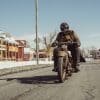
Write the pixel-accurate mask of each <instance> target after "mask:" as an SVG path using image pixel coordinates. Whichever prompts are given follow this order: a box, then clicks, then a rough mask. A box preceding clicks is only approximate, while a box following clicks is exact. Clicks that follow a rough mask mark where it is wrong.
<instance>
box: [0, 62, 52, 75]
mask: <svg viewBox="0 0 100 100" xmlns="http://www.w3.org/2000/svg"><path fill="white" fill-rule="evenodd" d="M52 66H53V64H39V65H27V66H19V67H12V68H4V69H0V76H3V75H7V74H13V73H18V72H23V71H30V70H38V69H40V68H47V67H52Z"/></svg>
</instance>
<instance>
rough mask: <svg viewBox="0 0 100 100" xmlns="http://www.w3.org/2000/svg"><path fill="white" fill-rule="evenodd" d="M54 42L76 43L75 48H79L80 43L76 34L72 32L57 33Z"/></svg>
mask: <svg viewBox="0 0 100 100" xmlns="http://www.w3.org/2000/svg"><path fill="white" fill-rule="evenodd" d="M56 41H58V42H67V41H72V42H77V46H78V47H80V45H81V42H80V39H79V37H78V36H77V34H76V33H75V32H74V31H73V30H67V31H66V32H59V33H58V35H57V37H56Z"/></svg>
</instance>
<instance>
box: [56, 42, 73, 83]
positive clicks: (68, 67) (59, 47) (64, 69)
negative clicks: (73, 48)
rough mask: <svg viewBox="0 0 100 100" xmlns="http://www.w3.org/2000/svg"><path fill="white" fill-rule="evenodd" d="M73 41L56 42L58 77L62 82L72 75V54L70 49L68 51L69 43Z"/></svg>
mask: <svg viewBox="0 0 100 100" xmlns="http://www.w3.org/2000/svg"><path fill="white" fill-rule="evenodd" d="M70 44H72V42H60V43H56V44H55V45H56V49H55V50H56V59H57V62H56V65H57V73H58V79H59V81H60V82H61V83H63V82H64V81H65V79H66V78H67V77H68V76H71V75H72V63H73V61H72V56H71V53H70V51H68V45H70Z"/></svg>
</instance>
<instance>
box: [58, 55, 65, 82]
mask: <svg viewBox="0 0 100 100" xmlns="http://www.w3.org/2000/svg"><path fill="white" fill-rule="evenodd" d="M63 65H64V61H63V57H59V58H58V78H59V81H60V82H61V83H63V82H64V81H65V79H66V69H65V68H64V67H63Z"/></svg>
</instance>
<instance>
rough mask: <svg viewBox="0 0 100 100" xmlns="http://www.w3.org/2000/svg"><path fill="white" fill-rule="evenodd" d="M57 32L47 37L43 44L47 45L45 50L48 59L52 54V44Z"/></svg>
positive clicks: (44, 38)
mask: <svg viewBox="0 0 100 100" xmlns="http://www.w3.org/2000/svg"><path fill="white" fill-rule="evenodd" d="M56 34H57V32H56V31H55V32H53V33H49V34H48V35H47V36H45V37H43V42H44V45H45V50H46V52H47V55H48V57H49V58H50V55H51V54H52V48H51V44H52V43H53V41H54V39H55V36H56Z"/></svg>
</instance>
